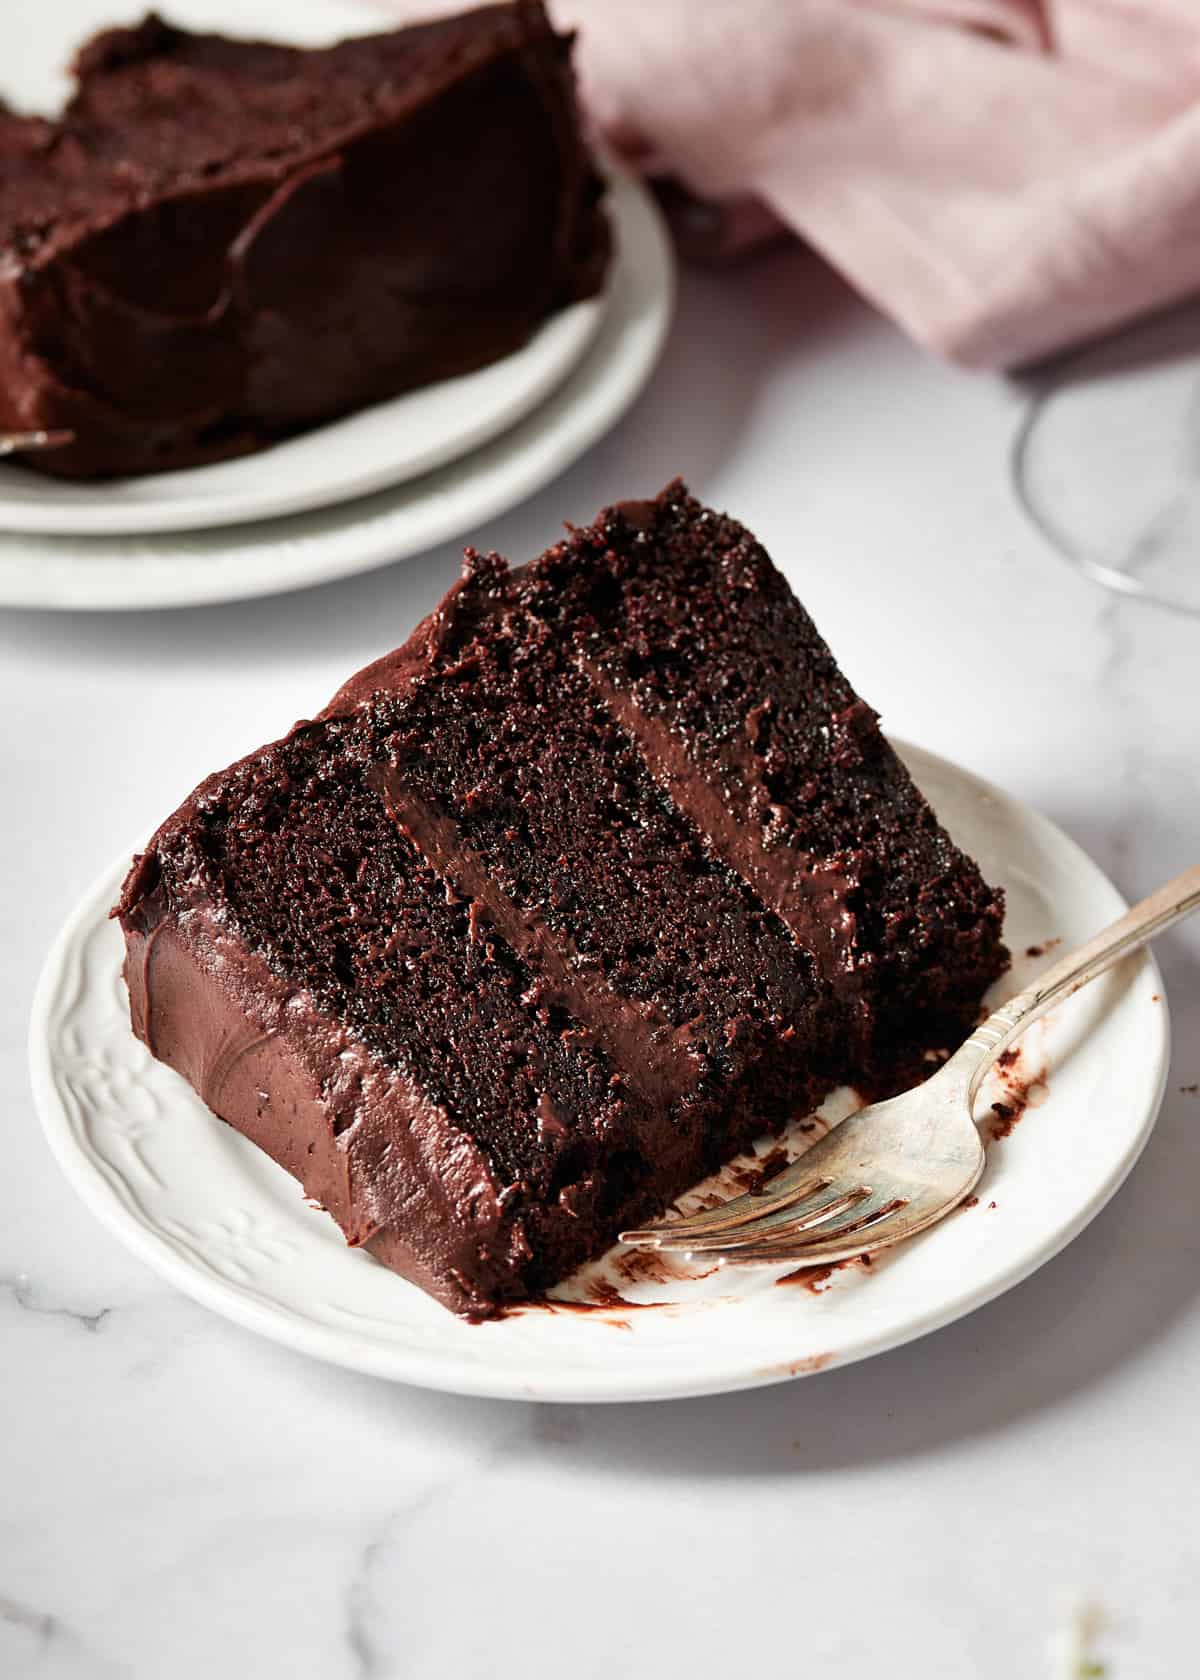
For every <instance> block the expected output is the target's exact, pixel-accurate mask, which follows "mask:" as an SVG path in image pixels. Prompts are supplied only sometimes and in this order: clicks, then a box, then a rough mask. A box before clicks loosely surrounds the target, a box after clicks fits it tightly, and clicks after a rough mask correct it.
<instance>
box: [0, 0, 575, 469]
mask: <svg viewBox="0 0 1200 1680" xmlns="http://www.w3.org/2000/svg"><path fill="white" fill-rule="evenodd" d="M75 73H76V77H77V92H76V93H75V96H74V98H73V99H72V100H71V102H70V104H69V105H68V106H67V109H66V111H65V112H64V114H63V116H62V117H61V119H60V120H58V121H57V122H52V123H50V122H42V121H39V120H37V119H32V118H30V119H23V118H18V117H14V116H12V115H11V114H7V113H4V112H3V111H2V110H0V431H5V430H6V431H32V430H37V429H40V428H41V429H47V430H64V429H65V430H69V431H72V432H73V433H74V434H75V442H74V444H73V445H72V446H70V447H67V448H63V449H56V450H52V451H47V452H44V453H39V454H37V455H31V456H29V457H28V458H27V459H28V464H29V465H31V466H36V467H39V468H41V469H43V470H45V471H46V472H50V473H59V474H62V475H65V476H69V477H98V476H104V475H113V474H116V473H138V472H153V471H159V470H163V469H166V468H169V467H178V466H183V465H188V464H192V463H197V462H202V461H211V460H215V459H218V458H220V457H223V456H229V455H235V454H239V453H244V452H245V451H247V450H251V449H255V448H258V447H261V446H262V445H264V444H266V443H269V442H271V441H272V440H273V439H276V438H279V437H282V436H286V435H287V434H289V433H292V432H295V431H297V430H299V429H301V428H303V427H306V426H311V425H314V424H316V423H317V422H319V421H323V420H328V419H331V418H333V417H335V416H337V415H340V414H344V413H346V412H348V411H349V410H351V409H354V408H358V407H361V406H362V405H364V404H366V403H370V402H375V401H378V400H379V399H381V398H384V397H388V396H393V395H395V394H396V393H398V392H401V391H404V390H407V389H410V388H411V387H414V386H417V385H422V384H426V383H428V382H429V381H431V380H435V379H442V378H445V377H447V376H449V375H452V374H459V373H464V372H467V371H469V370H470V369H472V368H477V367H480V366H481V365H483V364H484V363H486V362H490V361H493V360H495V359H496V358H497V357H499V356H503V355H506V354H507V353H508V352H510V351H512V350H514V349H516V348H517V347H518V346H519V345H521V344H522V343H523V342H524V341H525V340H526V339H527V338H528V337H529V335H530V333H531V332H532V331H533V330H534V328H535V327H537V325H538V324H539V323H540V322H541V321H542V320H544V319H545V318H546V316H547V315H549V314H550V313H552V312H553V311H554V310H556V309H559V308H560V307H562V306H563V305H564V304H567V303H569V302H571V301H573V300H575V299H577V298H581V297H586V296H588V295H590V294H591V293H593V292H594V291H596V290H597V288H598V287H599V285H600V283H601V280H602V278H603V274H604V270H605V266H606V262H607V257H608V231H607V225H606V223H605V220H604V217H603V214H602V212H601V210H600V207H599V200H600V191H601V189H600V183H599V181H598V179H597V176H596V174H595V172H594V170H593V168H592V165H591V162H590V159H589V157H588V153H587V150H586V147H585V145H584V142H583V139H582V137H581V134H580V128H579V121H578V115H577V112H576V108H575V97H574V86H573V81H572V75H571V66H570V42H569V40H568V39H567V38H566V37H563V36H559V35H556V34H555V33H554V31H553V29H552V28H551V26H550V24H549V22H548V20H547V18H546V15H545V12H544V10H543V8H542V6H541V4H540V0H517V3H516V4H511V5H496V6H488V7H484V8H482V9H480V10H478V11H471V12H465V13H462V14H460V15H458V16H454V17H450V18H446V19H443V20H440V21H438V22H434V23H429V24H424V25H417V26H414V27H411V28H408V29H401V30H397V31H394V32H393V33H391V34H386V35H372V36H365V37H359V38H355V39H352V40H347V41H343V42H341V43H340V44H339V45H337V46H333V47H328V48H323V49H320V50H309V51H305V50H301V49H299V48H294V47H284V46H274V45H269V44H267V43H264V42H249V41H234V40H227V39H225V38H223V37H221V36H216V35H190V34H186V33H185V32H183V31H182V30H179V29H174V28H172V27H170V26H169V25H168V24H166V23H163V22H162V21H161V20H160V19H158V18H156V17H149V18H147V19H146V21H145V22H144V23H142V24H141V25H140V26H139V27H137V28H134V29H118V30H112V31H110V32H108V33H107V34H103V35H100V36H98V37H97V38H96V39H95V40H94V41H92V42H91V43H90V44H89V45H88V46H87V47H85V48H84V49H83V50H82V52H81V53H80V54H79V56H78V58H77V60H76V64H75Z"/></svg>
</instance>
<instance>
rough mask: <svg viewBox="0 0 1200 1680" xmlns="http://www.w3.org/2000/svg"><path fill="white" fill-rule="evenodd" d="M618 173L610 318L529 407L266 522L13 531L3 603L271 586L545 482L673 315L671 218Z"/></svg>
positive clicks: (79, 602)
mask: <svg viewBox="0 0 1200 1680" xmlns="http://www.w3.org/2000/svg"><path fill="white" fill-rule="evenodd" d="M609 179H610V193H609V207H610V213H611V216H612V220H613V227H614V233H615V243H616V252H615V258H614V264H613V269H612V274H611V277H610V280H609V285H608V290H607V293H606V297H605V308H604V311H603V315H602V317H601V319H600V321H599V326H598V330H597V332H596V335H595V337H594V338H593V340H592V342H591V344H590V345H589V346H588V348H587V350H586V352H585V354H584V356H583V358H582V360H581V361H579V362H578V363H577V365H576V366H575V367H574V368H573V369H572V370H571V371H570V372H569V373H568V375H567V377H566V379H565V380H563V381H562V382H561V383H560V384H559V385H558V386H557V388H556V389H555V390H553V391H552V392H551V394H550V396H549V397H548V398H547V400H545V401H544V402H542V403H541V404H540V405H539V406H538V407H537V408H535V409H534V410H533V412H532V413H530V414H528V415H526V417H525V419H523V420H521V421H519V422H518V423H517V424H516V425H515V426H512V427H510V428H509V429H508V430H507V431H505V432H503V433H501V435H500V436H499V437H496V438H494V439H493V440H492V441H491V442H490V443H488V444H486V445H484V446H483V447H482V448H480V449H476V450H474V451H473V452H472V453H471V454H469V455H466V456H463V457H461V458H460V459H458V460H456V461H454V462H453V463H451V464H450V465H447V466H442V467H440V468H438V469H437V470H436V471H434V472H430V473H425V474H423V475H422V476H421V477H420V478H416V479H412V480H410V481H409V482H407V483H405V484H404V485H401V486H395V487H393V488H392V489H389V490H384V491H378V492H376V493H375V494H374V495H372V496H367V497H360V498H358V499H357V500H355V501H351V502H342V503H339V504H338V505H337V506H334V507H325V508H320V509H316V510H311V511H309V512H307V513H303V514H292V515H288V516H286V517H282V518H278V519H272V520H268V521H264V522H261V523H258V524H252V525H241V526H227V527H222V528H220V529H213V530H206V531H186V532H184V531H181V532H176V533H160V534H158V535H142V536H123V537H100V536H90V537H89V536H36V535H25V534H16V533H9V532H0V606H15V607H60V608H87V609H90V610H93V611H98V610H99V611H102V610H111V609H118V608H130V607H133V608H139V607H175V606H194V605H197V604H199V603H203V602H211V601H230V600H239V599H242V598H244V597H247V596H251V595H270V594H274V593H276V592H277V591H279V590H282V589H296V588H300V587H302V586H303V585H305V584H313V583H323V582H325V581H327V580H328V579H330V578H336V577H344V576H347V575H349V574H351V573H354V572H360V571H366V570H368V569H369V568H370V567H372V566H382V565H386V564H387V563H388V562H389V561H392V560H401V559H404V558H405V557H406V556H407V555H410V554H416V553H419V552H420V551H421V550H423V549H426V548H429V547H431V546H432V545H433V544H435V543H438V542H444V541H445V540H446V539H447V538H448V537H452V536H455V535H456V534H457V533H458V532H460V531H463V530H466V529H467V528H468V527H470V526H472V525H474V524H477V523H478V522H479V521H480V520H483V519H486V518H489V517H490V516H491V515H492V514H495V513H498V512H500V511H501V510H503V509H504V508H508V507H512V506H513V504H514V503H516V502H519V501H521V500H522V499H523V498H524V497H525V496H529V495H532V494H533V492H534V491H535V490H538V489H540V488H541V486H542V485H543V484H545V483H547V481H548V480H550V479H551V478H553V477H554V476H555V474H557V473H559V472H562V471H563V470H564V469H565V468H567V467H568V466H570V464H571V463H572V461H574V460H576V459H577V458H578V457H579V456H580V455H582V454H583V452H584V450H586V449H588V448H589V447H590V446H591V445H592V444H593V443H594V442H595V441H596V439H597V438H599V437H600V436H601V435H602V434H603V433H604V432H606V431H607V430H608V428H609V427H610V426H612V425H613V424H614V423H615V421H616V420H617V419H618V418H619V417H620V416H621V415H622V414H623V413H624V412H625V410H626V409H627V408H628V407H629V405H630V403H631V402H632V401H633V400H634V398H635V397H636V396H637V394H638V392H639V391H640V390H641V389H642V387H643V385H644V384H645V383H646V380H647V379H648V378H649V377H650V374H651V372H652V370H653V368H654V364H655V362H656V361H657V359H658V355H659V351H660V350H661V348H662V344H663V340H664V338H665V337H666V332H667V327H668V325H669V324H670V318H671V308H672V302H673V296H674V286H673V266H672V257H671V250H670V245H669V243H668V238H667V234H666V230H665V228H664V227H663V223H662V218H661V216H660V215H659V212H658V210H657V208H656V206H655V204H654V202H653V200H652V199H651V198H650V196H649V194H648V193H647V192H646V190H645V188H644V187H643V186H642V185H641V184H640V183H639V182H638V181H636V180H635V179H634V178H633V177H632V176H630V175H627V174H624V173H622V172H620V171H617V170H615V169H610V171H609ZM471 377H472V378H474V377H476V376H475V375H472V376H471ZM401 400H406V399H401ZM366 419H367V417H366V416H357V417H356V418H355V419H353V420H350V421H346V422H344V424H345V425H348V426H351V427H353V426H354V425H356V424H357V423H358V421H359V420H364V421H365V420H366ZM308 441H309V440H307V439H297V440H296V443H297V444H307V442H308ZM281 448H282V449H284V450H287V449H290V448H292V445H291V444H288V445H283V446H281ZM264 459H265V457H263V456H255V457H253V460H254V461H260V462H261V461H262V460H264ZM230 464H231V465H232V463H230ZM245 464H247V465H249V462H248V463H245ZM209 470H213V471H215V470H216V469H215V468H214V469H208V468H206V469H205V471H209ZM252 470H257V469H252Z"/></svg>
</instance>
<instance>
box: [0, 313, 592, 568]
mask: <svg viewBox="0 0 1200 1680" xmlns="http://www.w3.org/2000/svg"><path fill="white" fill-rule="evenodd" d="M606 302H607V292H605V293H602V294H601V295H600V296H599V297H595V298H589V299H587V300H586V301H585V302H583V303H576V304H573V305H572V306H571V307H570V308H569V309H564V310H561V311H560V312H559V313H558V314H557V315H554V316H552V317H551V318H550V319H549V320H548V321H546V322H545V323H544V324H543V325H542V326H541V327H540V328H539V329H538V331H537V332H536V333H535V334H534V336H533V337H532V338H531V339H530V340H529V343H528V344H526V345H524V346H523V347H522V348H521V349H520V350H517V351H515V352H514V353H513V354H512V355H511V356H505V357H503V358H502V360H500V361H498V362H492V363H491V364H490V366H488V367H483V368H479V369H478V370H477V371H476V372H475V373H468V374H463V375H462V376H461V377H459V378H457V379H443V380H440V381H439V382H438V383H437V384H436V385H425V386H422V388H421V389H420V390H417V391H409V392H407V393H406V394H405V395H404V396H402V397H393V398H392V399H391V400H390V401H389V402H382V403H376V404H375V405H374V407H372V408H364V409H360V410H359V411H358V413H356V414H351V415H348V416H347V417H346V418H345V419H344V420H336V421H333V422H332V423H331V424H329V425H325V426H317V427H314V428H313V430H312V431H308V432H305V433H303V434H302V435H301V436H300V437H294V438H289V439H288V440H287V441H286V442H284V443H277V444H274V445H273V446H272V447H271V448H269V449H261V450H258V451H256V452H255V453H254V454H253V455H242V456H240V457H239V458H238V459H236V460H233V461H218V462H216V463H214V464H213V465H212V466H207V467H189V468H188V469H186V470H185V471H181V472H166V473H151V474H149V475H148V476H146V477H144V478H120V479H110V480H108V481H106V482H104V483H98V484H71V483H67V482H66V481H64V480H62V479H56V478H47V477H46V476H45V475H44V474H42V473H37V472H34V471H32V469H31V468H29V467H26V466H22V465H20V464H15V463H12V462H3V463H0V530H4V531H30V532H34V531H52V532H56V533H58V534H60V535H76V536H96V535H105V534H109V533H116V534H121V535H132V534H134V533H139V532H143V531H199V530H205V529H212V528H214V527H216V526H222V525H238V524H244V523H246V522H247V521H248V520H255V519H273V518H276V517H278V516H279V515H280V514H285V513H302V512H304V511H305V510H307V509H309V508H319V507H330V506H332V505H333V504H335V503H338V502H348V501H350V500H352V499H353V498H354V497H356V496H366V495H369V494H370V493H371V491H373V490H380V489H382V488H383V487H384V486H385V485H389V484H405V483H407V482H408V481H409V480H410V479H413V478H417V477H419V476H420V475H421V474H422V473H425V472H430V471H432V469H433V468H434V467H440V466H442V465H444V464H445V463H446V462H448V461H455V460H458V459H459V458H460V457H461V456H463V455H467V454H469V453H470V452H471V450H473V449H477V448H478V447H479V445H480V444H483V443H486V442H487V441H488V439H489V438H494V437H496V436H498V435H499V434H500V433H501V432H503V431H505V430H507V428H508V427H509V426H512V425H514V424H515V423H516V422H517V421H518V420H520V419H521V418H522V417H523V416H524V415H526V414H528V413H530V412H531V410H533V409H535V408H536V407H537V406H538V404H539V403H541V402H544V401H545V399H546V398H547V397H548V396H549V395H550V392H551V391H552V390H553V389H554V387H555V386H556V385H559V384H561V383H562V381H563V380H564V379H565V378H566V376H567V374H568V373H569V372H570V371H571V369H572V368H573V367H574V366H575V365H576V364H577V363H578V362H579V361H580V359H581V358H582V357H583V356H584V354H585V353H586V351H587V348H588V345H589V344H590V343H591V342H592V340H593V339H594V338H595V336H596V334H597V332H598V331H599V330H600V322H601V320H602V319H603V315H604V309H605V305H606Z"/></svg>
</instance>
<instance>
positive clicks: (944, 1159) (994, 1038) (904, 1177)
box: [621, 864, 1200, 1265]
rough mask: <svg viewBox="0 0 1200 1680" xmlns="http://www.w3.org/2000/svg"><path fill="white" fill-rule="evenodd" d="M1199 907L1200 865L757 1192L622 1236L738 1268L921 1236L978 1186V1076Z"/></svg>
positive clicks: (852, 1252) (823, 1257)
mask: <svg viewBox="0 0 1200 1680" xmlns="http://www.w3.org/2000/svg"><path fill="white" fill-rule="evenodd" d="M1198 907H1200V864H1198V865H1194V866H1193V867H1192V868H1191V869H1186V870H1185V871H1184V872H1183V874H1182V875H1177V876H1176V878H1175V879H1174V880H1173V881H1169V882H1168V883H1167V885H1166V886H1165V887H1160V888H1159V890H1158V891H1157V892H1156V893H1152V894H1151V896H1150V897H1149V898H1146V899H1143V900H1142V902H1141V903H1140V904H1136V905H1135V906H1134V907H1133V909H1132V910H1130V911H1128V912H1127V913H1126V914H1125V915H1124V916H1122V917H1121V918H1120V920H1119V921H1116V922H1114V923H1113V924H1112V926H1111V927H1108V928H1105V930H1104V931H1103V933H1098V934H1097V935H1096V937H1095V938H1094V939H1091V940H1089V941H1088V943H1087V944H1086V945H1084V946H1082V947H1081V948H1080V949H1079V950H1078V951H1072V952H1071V953H1070V955H1069V956H1065V957H1063V958H1061V960H1060V961H1058V962H1056V963H1055V964H1054V965H1053V967H1052V968H1050V969H1049V970H1048V971H1047V972H1046V973H1045V974H1043V975H1042V976H1041V977H1040V978H1039V979H1038V980H1036V981H1035V982H1034V984H1033V985H1032V986H1029V987H1028V988H1027V989H1026V990H1025V991H1023V992H1019V993H1018V994H1017V996H1016V997H1014V998H1010V999H1009V1001H1008V1002H1007V1003H1004V1004H1001V1006H1000V1008H999V1009H997V1010H996V1011H995V1012H994V1013H993V1014H991V1015H989V1016H988V1018H987V1020H986V1021H985V1022H984V1023H983V1025H982V1026H979V1027H976V1029H975V1031H974V1032H973V1033H972V1034H971V1036H970V1038H968V1039H967V1041H966V1042H965V1043H964V1044H963V1045H961V1046H960V1047H959V1049H958V1050H956V1051H955V1053H954V1055H953V1056H951V1057H950V1059H949V1060H948V1061H947V1062H945V1063H944V1064H943V1065H942V1066H941V1067H940V1068H939V1069H938V1071H937V1072H936V1073H935V1074H933V1075H932V1076H931V1077H930V1078H929V1079H927V1080H925V1082H924V1083H923V1084H921V1085H917V1086H915V1087H914V1088H913V1089H912V1090H911V1091H905V1092H904V1093H903V1095H902V1096H899V1097H892V1098H890V1099H889V1100H888V1101H887V1102H881V1103H872V1104H871V1106H870V1107H869V1108H863V1109H860V1110H859V1112H858V1113H857V1114H853V1115H851V1116H850V1117H849V1119H847V1120H843V1122H842V1123H841V1125H840V1126H838V1127H836V1128H835V1129H834V1130H833V1131H832V1132H831V1133H830V1134H829V1136H828V1137H826V1138H823V1139H822V1140H821V1142H820V1143H818V1144H816V1145H815V1146H814V1147H813V1148H812V1149H810V1150H809V1152H808V1153H807V1154H806V1155H805V1156H804V1157H803V1158H802V1159H801V1160H799V1161H797V1162H796V1163H795V1164H794V1165H793V1166H791V1167H788V1168H787V1169H786V1170H785V1171H784V1172H782V1173H780V1174H779V1176H778V1177H777V1178H774V1179H772V1180H771V1181H770V1183H769V1184H767V1185H766V1186H765V1188H764V1189H763V1190H761V1191H758V1192H753V1193H751V1194H748V1195H745V1196H738V1197H736V1198H735V1199H734V1200H732V1201H729V1202H725V1203H723V1204H722V1205H721V1206H720V1207H716V1208H712V1209H710V1210H709V1211H708V1212H705V1213H698V1214H694V1215H692V1216H690V1217H685V1218H682V1219H676V1220H668V1221H664V1222H663V1223H662V1224H659V1225H650V1226H647V1227H646V1228H645V1229H643V1230H638V1231H623V1232H622V1233H621V1241H622V1242H623V1243H632V1244H636V1245H641V1246H644V1247H649V1248H656V1249H661V1250H664V1251H669V1252H673V1253H680V1252H682V1253H685V1254H703V1255H705V1256H706V1257H712V1256H714V1255H716V1256H718V1257H720V1258H721V1259H723V1260H726V1261H730V1262H739V1263H742V1264H747V1263H753V1264H764V1265H765V1264H771V1263H775V1262H779V1261H785V1260H789V1261H795V1260H799V1261H802V1262H804V1263H805V1264H807V1265H828V1264H830V1263H831V1262H833V1261H835V1260H848V1259H852V1258H853V1257H855V1256H857V1255H860V1254H873V1253H874V1252H875V1251H876V1250H877V1249H881V1248H891V1247H892V1246H893V1244H895V1243H898V1242H903V1241H905V1239H906V1238H908V1237H912V1236H915V1235H916V1234H917V1232H918V1231H924V1230H927V1229H928V1227H929V1226H930V1225H934V1224H936V1223H937V1221H938V1220H939V1219H941V1218H942V1217H943V1216H944V1215H945V1214H947V1213H949V1212H950V1210H951V1209H952V1208H954V1207H957V1205H958V1204H959V1202H960V1201H962V1199H963V1197H964V1196H966V1195H968V1194H969V1193H970V1191H971V1190H973V1189H974V1187H975V1185H976V1184H977V1183H978V1182H979V1177H980V1174H981V1173H982V1172H983V1164H984V1146H983V1142H982V1140H981V1138H980V1134H979V1131H978V1129H977V1127H976V1125H975V1121H974V1118H973V1110H974V1103H975V1098H976V1096H977V1095H978V1093H979V1088H980V1086H981V1085H982V1083H983V1079H984V1075H985V1074H986V1073H987V1071H988V1069H989V1068H990V1067H991V1066H992V1064H993V1063H994V1062H995V1061H996V1059H997V1057H998V1056H1000V1055H1001V1053H1002V1052H1003V1051H1004V1050H1006V1049H1007V1048H1008V1046H1009V1045H1010V1044H1011V1043H1012V1042H1013V1040H1014V1039H1015V1038H1017V1037H1019V1036H1020V1034H1021V1033H1022V1032H1024V1030H1025V1028H1026V1027H1028V1026H1029V1025H1030V1024H1031V1022H1033V1021H1036V1020H1037V1019H1038V1017H1039V1016H1041V1015H1044V1014H1045V1013H1046V1011H1047V1010H1048V1009H1052V1008H1053V1007H1054V1005H1055V1004H1056V1003H1060V1002H1061V1001H1062V1000H1063V998H1066V997H1070V995H1071V994H1072V992H1077V991H1078V990H1079V988H1080V987H1081V986H1086V985H1087V983H1088V982H1089V980H1094V979H1095V978H1096V976H1097V975H1099V974H1103V973H1104V971H1105V970H1106V969H1108V968H1111V967H1112V965H1113V964H1114V963H1116V962H1119V961H1120V959H1121V958H1122V957H1124V956H1127V955H1128V954H1129V953H1130V952H1131V951H1136V950H1137V949H1138V948H1139V947H1140V946H1142V945H1144V944H1146V942H1147V940H1150V939H1153V937H1154V935H1155V934H1156V933H1161V932H1162V930H1163V929H1164V928H1166V927H1170V926H1171V924H1172V923H1173V922H1177V921H1179V920H1180V919H1181V918H1182V917H1184V916H1188V915H1190V914H1191V912H1192V911H1193V910H1195V909H1197V908H1198Z"/></svg>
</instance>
